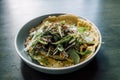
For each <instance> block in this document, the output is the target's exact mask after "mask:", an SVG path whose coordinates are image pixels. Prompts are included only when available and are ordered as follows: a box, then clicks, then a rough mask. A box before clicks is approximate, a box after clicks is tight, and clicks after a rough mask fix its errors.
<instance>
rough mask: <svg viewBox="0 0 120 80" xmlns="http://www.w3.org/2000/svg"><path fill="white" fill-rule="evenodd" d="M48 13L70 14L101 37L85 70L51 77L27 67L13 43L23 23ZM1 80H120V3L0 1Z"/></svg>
mask: <svg viewBox="0 0 120 80" xmlns="http://www.w3.org/2000/svg"><path fill="white" fill-rule="evenodd" d="M51 13H72V14H75V15H78V16H82V17H84V18H87V19H89V20H91V21H93V22H94V23H95V24H96V25H97V26H98V28H99V29H100V32H101V34H102V40H103V42H104V44H102V46H101V49H100V51H99V52H98V54H97V56H96V57H95V58H94V59H93V61H92V62H90V63H89V64H88V65H87V66H85V67H84V68H82V69H80V70H78V71H75V72H73V73H69V74H63V75H50V74H44V73H41V72H38V71H36V70H34V69H32V68H30V67H29V66H27V65H26V64H25V63H24V62H23V61H22V60H21V59H20V58H19V56H18V55H17V52H16V50H15V47H14V39H15V35H16V33H17V31H18V30H19V28H21V27H22V26H23V25H24V24H25V23H26V22H28V21H30V20H31V19H34V18H36V17H38V16H41V15H44V14H51ZM0 80H120V0H0Z"/></svg>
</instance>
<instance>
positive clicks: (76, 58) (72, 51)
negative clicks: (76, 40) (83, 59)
mask: <svg viewBox="0 0 120 80" xmlns="http://www.w3.org/2000/svg"><path fill="white" fill-rule="evenodd" d="M68 54H69V55H70V57H71V58H72V59H73V61H74V63H75V64H77V63H79V62H80V57H79V55H78V54H77V52H76V50H75V49H70V50H69V51H68Z"/></svg>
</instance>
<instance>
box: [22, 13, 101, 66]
mask: <svg viewBox="0 0 120 80" xmlns="http://www.w3.org/2000/svg"><path fill="white" fill-rule="evenodd" d="M92 26H93V25H92V24H89V23H88V22H87V21H85V20H84V19H80V18H79V17H76V16H73V15H60V16H49V17H48V18H46V19H44V20H43V22H42V23H41V24H40V25H39V26H37V27H34V28H32V29H31V30H30V32H29V35H28V37H27V39H26V40H25V49H24V50H25V51H27V52H28V54H29V55H30V57H31V58H32V59H33V60H35V61H37V62H38V63H39V64H40V65H42V66H45V67H54V68H59V67H67V66H71V65H75V64H78V63H80V62H82V61H83V60H85V58H87V57H88V56H89V55H91V54H93V53H94V52H95V49H96V47H97V45H98V43H99V41H98V40H99V37H98V33H97V32H96V30H95V28H94V27H92Z"/></svg>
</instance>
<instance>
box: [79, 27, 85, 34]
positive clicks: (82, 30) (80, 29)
mask: <svg viewBox="0 0 120 80" xmlns="http://www.w3.org/2000/svg"><path fill="white" fill-rule="evenodd" d="M86 30H87V28H86V27H79V28H78V32H79V33H81V34H82V33H84V32H85V31H86Z"/></svg>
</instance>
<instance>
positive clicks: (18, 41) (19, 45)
mask: <svg viewBox="0 0 120 80" xmlns="http://www.w3.org/2000/svg"><path fill="white" fill-rule="evenodd" d="M53 15H54V16H58V15H61V14H48V15H43V16H40V17H38V18H35V19H33V20H31V21H30V22H28V23H27V24H25V25H24V26H23V27H22V28H21V29H20V30H19V31H18V33H17V35H16V37H15V48H16V51H17V53H18V55H19V56H20V58H21V59H22V60H23V61H24V62H25V63H27V64H28V65H29V66H30V67H32V68H33V69H36V70H38V71H40V72H44V73H49V74H64V73H69V72H73V71H75V70H78V69H80V68H82V67H84V66H85V65H87V64H88V63H89V62H90V61H91V60H92V59H93V58H94V57H95V55H96V54H97V52H98V51H99V49H100V46H101V41H102V40H101V39H102V38H101V34H100V31H99V29H98V28H97V27H96V26H95V25H94V23H92V22H91V23H92V24H93V25H94V26H95V28H96V30H97V32H98V34H99V37H100V44H99V45H98V47H97V49H96V51H95V53H94V54H92V55H91V56H90V57H89V58H87V59H86V60H84V61H83V62H81V63H79V64H76V65H73V66H69V67H63V68H49V67H44V66H41V65H38V64H36V63H34V62H33V61H32V60H31V58H30V57H29V55H28V54H27V53H26V52H25V51H24V42H25V39H26V38H27V36H28V32H29V30H30V29H31V28H32V27H34V26H37V25H38V24H39V23H40V22H41V21H42V20H43V19H45V18H47V17H48V16H53ZM83 19H84V18H83ZM86 20H87V19H86Z"/></svg>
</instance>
